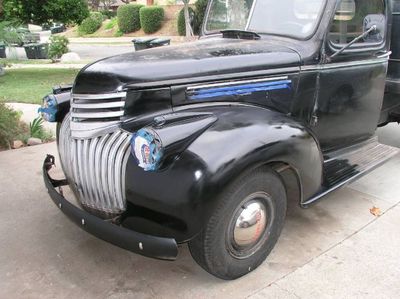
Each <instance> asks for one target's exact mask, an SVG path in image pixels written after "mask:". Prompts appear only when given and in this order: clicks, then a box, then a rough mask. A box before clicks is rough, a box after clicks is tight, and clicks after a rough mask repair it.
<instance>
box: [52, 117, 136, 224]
mask: <svg viewBox="0 0 400 299" xmlns="http://www.w3.org/2000/svg"><path fill="white" fill-rule="evenodd" d="M71 118H72V116H71V114H68V115H67V116H66V117H65V119H64V121H63V123H62V124H61V128H60V132H59V144H58V145H59V154H60V160H61V164H62V167H63V170H64V173H65V175H66V177H67V179H68V181H69V183H70V186H71V189H72V190H73V191H74V193H75V195H76V197H77V198H78V201H79V202H80V204H81V205H82V207H83V208H84V209H85V210H87V211H89V212H90V213H92V214H95V215H97V216H99V217H102V218H104V219H111V218H114V217H117V216H119V215H120V214H121V213H123V212H124V211H125V210H126V198H125V172H126V164H127V162H128V158H129V154H130V151H129V143H130V137H131V134H130V133H128V132H126V131H123V130H121V129H117V130H114V132H111V133H104V134H102V135H100V136H96V137H93V138H76V137H73V135H72V130H71V124H72V121H71Z"/></svg>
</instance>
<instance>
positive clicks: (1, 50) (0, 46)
mask: <svg viewBox="0 0 400 299" xmlns="http://www.w3.org/2000/svg"><path fill="white" fill-rule="evenodd" d="M6 57H7V56H6V45H5V44H4V43H2V42H0V58H6Z"/></svg>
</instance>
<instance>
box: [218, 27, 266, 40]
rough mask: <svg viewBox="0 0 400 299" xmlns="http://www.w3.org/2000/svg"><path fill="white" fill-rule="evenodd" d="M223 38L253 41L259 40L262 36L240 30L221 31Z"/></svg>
mask: <svg viewBox="0 0 400 299" xmlns="http://www.w3.org/2000/svg"><path fill="white" fill-rule="evenodd" d="M221 33H222V37H223V38H236V39H251V40H257V39H260V38H261V36H260V35H259V34H257V33H255V32H253V31H246V30H239V29H225V30H221Z"/></svg>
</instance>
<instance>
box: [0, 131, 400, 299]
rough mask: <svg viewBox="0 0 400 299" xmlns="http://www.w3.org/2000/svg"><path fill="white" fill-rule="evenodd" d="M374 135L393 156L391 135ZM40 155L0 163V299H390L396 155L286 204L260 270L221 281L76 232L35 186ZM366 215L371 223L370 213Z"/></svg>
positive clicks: (394, 283)
mask: <svg viewBox="0 0 400 299" xmlns="http://www.w3.org/2000/svg"><path fill="white" fill-rule="evenodd" d="M378 132H379V137H380V140H381V141H382V142H388V143H389V144H391V145H394V146H399V147H400V138H398V137H397V138H396V136H399V134H400V126H399V125H397V124H392V125H390V126H387V127H384V128H382V129H379V130H378ZM47 153H50V154H53V155H54V156H56V157H58V155H57V151H56V144H55V143H50V144H44V145H39V146H35V147H26V148H23V149H19V150H14V151H6V152H1V153H0V169H1V171H0V182H1V184H0V198H1V200H2V207H3V208H1V209H0V252H1V254H0V265H1V267H0V298H135V299H141V298H185V299H186V298H193V299H194V298H218V299H219V298H229V299H235V298H252V299H253V298H257V299H261V298H304V299H308V298H316V299H317V298H318V299H319V298H363V299H364V298H374V299H375V298H398V297H399V294H400V289H399V287H400V283H399V281H400V279H399V274H400V255H399V254H398V251H399V248H400V234H399V227H400V206H399V203H400V179H399V178H400V156H399V155H398V156H396V157H395V158H393V159H392V160H390V161H389V162H388V163H387V164H385V165H384V166H382V167H380V168H378V169H376V170H375V171H373V172H371V173H370V174H369V175H367V176H365V177H364V178H362V179H360V180H359V181H357V182H355V183H353V184H351V185H349V186H348V187H345V188H343V189H340V190H338V191H336V192H334V193H332V194H330V195H329V196H328V197H327V198H326V199H325V200H323V201H321V202H319V203H318V204H316V205H314V206H312V207H310V208H309V209H306V210H304V209H300V208H299V207H298V205H297V204H296V203H293V204H290V205H289V211H288V215H287V218H286V223H285V227H284V230H283V232H282V235H281V238H280V239H279V241H278V244H277V246H276V247H275V249H274V250H273V252H272V253H271V255H270V256H269V257H268V259H267V260H266V262H264V263H263V264H262V265H261V266H260V267H259V268H258V269H257V270H255V271H254V272H251V273H250V274H249V275H247V276H245V277H242V278H240V279H238V280H235V281H222V280H220V279H217V278H215V277H213V276H211V275H209V274H208V273H206V272H205V271H204V270H203V269H201V268H200V267H199V266H198V265H197V264H196V263H195V262H194V261H193V259H192V258H191V256H190V254H189V251H188V249H187V246H186V245H183V246H180V252H179V256H178V259H177V260H176V261H174V262H165V261H159V260H154V259H149V258H145V257H142V256H139V255H136V254H133V253H130V252H127V251H125V250H122V249H120V248H117V247H115V246H112V245H111V244H108V243H106V242H103V241H101V240H99V239H97V238H95V237H93V236H91V235H89V234H88V233H86V232H85V231H83V230H82V229H80V228H78V227H76V226H75V225H74V224H72V223H71V222H70V221H69V220H68V219H67V218H66V217H65V216H64V215H63V214H62V213H61V212H60V211H59V209H58V208H57V207H56V206H55V205H54V204H53V203H52V202H51V200H50V198H49V197H48V194H47V191H46V189H45V187H44V185H43V179H42V176H41V167H42V163H43V159H44V157H45V155H46V154H47ZM56 164H57V168H56V169H55V170H56V171H57V173H59V172H60V167H59V165H60V164H59V160H58V159H57V161H56ZM65 191H68V190H65ZM66 194H67V195H68V193H67V192H66ZM374 206H375V207H378V208H380V210H381V211H382V213H383V214H382V215H381V216H380V217H375V216H373V215H372V214H371V213H370V209H371V208H372V207H374Z"/></svg>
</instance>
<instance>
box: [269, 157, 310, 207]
mask: <svg viewBox="0 0 400 299" xmlns="http://www.w3.org/2000/svg"><path fill="white" fill-rule="evenodd" d="M266 166H268V167H270V168H272V169H273V170H274V171H275V172H276V173H277V174H278V175H279V176H280V177H281V179H282V181H283V183H284V185H285V188H286V193H287V199H288V204H289V203H292V202H296V203H297V204H299V205H300V203H301V200H302V187H301V180H300V176H299V174H298V172H297V171H296V169H295V168H293V167H292V166H291V165H289V164H287V163H284V162H272V163H268V164H267V165H266Z"/></svg>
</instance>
